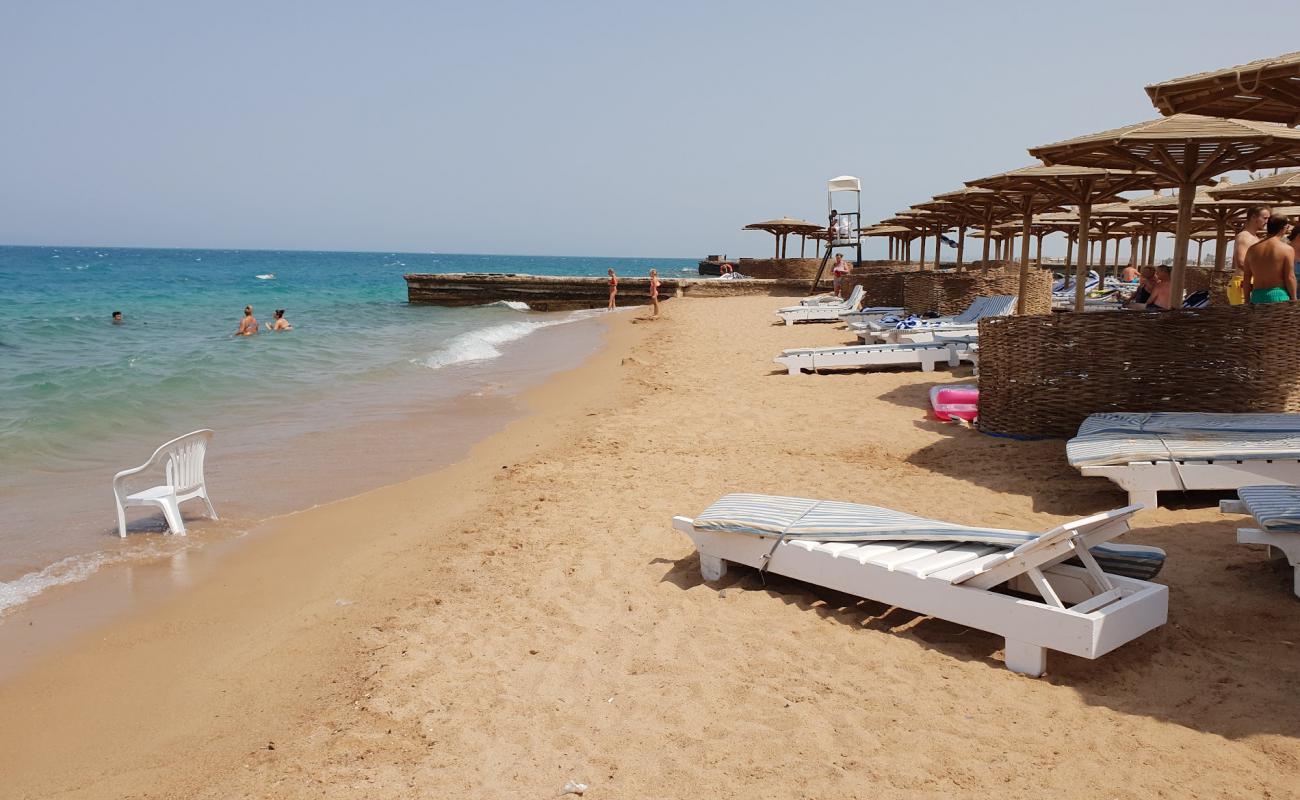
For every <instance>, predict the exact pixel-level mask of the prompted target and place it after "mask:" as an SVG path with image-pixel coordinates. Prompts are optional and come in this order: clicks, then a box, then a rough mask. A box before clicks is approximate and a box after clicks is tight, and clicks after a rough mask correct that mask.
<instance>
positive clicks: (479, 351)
mask: <svg viewBox="0 0 1300 800" xmlns="http://www.w3.org/2000/svg"><path fill="white" fill-rule="evenodd" d="M598 313H601V311H600V310H599V309H591V310H587V311H574V312H571V313H569V314H567V315H565V316H563V317H560V318H557V319H547V320H537V321H528V322H524V321H518V322H503V323H500V324H498V325H491V326H489V327H486V328H482V329H480V330H475V331H466V332H465V333H461V334H457V335H456V336H453V337H452V338H451V339H449V340H447V343H446V344H445V345H443V346H442V347H440V348H439V349H438V350H437V351H435V352H434V353H433V354H432V355H430V356H429V357H428V358H426V359H424V360H423V361H413V362H412V363H418V364H423V365H424V366H426V367H428V368H429V369H442V368H443V367H449V366H451V365H452V364H465V363H469V362H471V361H488V360H491V359H493V358H497V357H499V356H500V355H501V349H500V348H501V347H502V346H503V345H506V344H509V343H510V342H517V341H519V340H520V339H522V338H524V337H525V336H528V335H529V334H532V333H536V332H537V331H539V330H541V329H542V328H550V327H553V326H555V325H565V324H568V323H570V322H577V321H578V320H581V319H588V318H589V317H591V316H593V315H595V314H598Z"/></svg>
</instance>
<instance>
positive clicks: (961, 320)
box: [849, 294, 1016, 342]
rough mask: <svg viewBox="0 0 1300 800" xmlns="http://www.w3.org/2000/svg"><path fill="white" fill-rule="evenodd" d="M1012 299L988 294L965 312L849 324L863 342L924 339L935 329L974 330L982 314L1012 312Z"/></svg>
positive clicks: (950, 330)
mask: <svg viewBox="0 0 1300 800" xmlns="http://www.w3.org/2000/svg"><path fill="white" fill-rule="evenodd" d="M1015 308H1016V298H1015V296H1014V295H1008V294H1003V295H993V296H989V297H977V298H975V300H974V301H973V302H972V303H971V304H970V307H968V308H967V309H966V310H965V311H963V312H961V313H960V314H957V315H956V316H952V317H935V318H933V319H922V318H919V317H914V318H908V319H905V320H896V321H892V322H891V321H890V318H889V317H885V318H884V319H881V320H879V321H874V322H873V321H870V320H868V321H866V322H864V323H861V324H854V325H850V326H849V327H850V328H852V329H853V330H854V331H855V332H856V333H857V334H858V338H859V339H860V340H862V341H863V342H871V341H881V342H897V341H901V337H903V336H908V337H911V338H912V339H913V340H914V341H916V340H917V337H921V338H924V337H925V336H926V335H927V334H931V335H932V334H934V333H936V332H939V331H943V332H947V333H974V332H976V331H978V330H979V321H980V320H981V319H984V318H985V317H1005V316H1006V315H1008V314H1010V313H1012V312H1013V311H1015Z"/></svg>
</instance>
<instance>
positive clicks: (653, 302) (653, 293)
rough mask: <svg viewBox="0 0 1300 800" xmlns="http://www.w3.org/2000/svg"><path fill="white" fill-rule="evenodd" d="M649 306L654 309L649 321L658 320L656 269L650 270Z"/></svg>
mask: <svg viewBox="0 0 1300 800" xmlns="http://www.w3.org/2000/svg"><path fill="white" fill-rule="evenodd" d="M650 306H651V307H652V308H653V309H654V313H652V314H651V315H650V319H659V270H657V269H652V270H650Z"/></svg>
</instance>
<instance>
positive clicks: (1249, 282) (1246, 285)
mask: <svg viewBox="0 0 1300 800" xmlns="http://www.w3.org/2000/svg"><path fill="white" fill-rule="evenodd" d="M1290 222H1291V221H1290V220H1289V219H1287V218H1286V217H1284V216H1275V217H1270V218H1269V220H1268V228H1267V230H1268V236H1267V237H1266V238H1265V239H1264V240H1263V241H1261V242H1260V243H1259V244H1256V245H1252V246H1251V248H1250V252H1248V253H1246V264H1245V268H1244V269H1243V270H1242V277H1241V291H1242V293H1244V294H1245V295H1246V302H1247V303H1250V304H1251V305H1260V304H1263V303H1286V302H1289V301H1291V300H1294V299H1295V290H1296V283H1295V250H1293V249H1291V243H1290V242H1288V241H1287V240H1286V229H1287V226H1288V225H1289V224H1290Z"/></svg>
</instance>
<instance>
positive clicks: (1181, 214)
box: [1169, 182, 1196, 308]
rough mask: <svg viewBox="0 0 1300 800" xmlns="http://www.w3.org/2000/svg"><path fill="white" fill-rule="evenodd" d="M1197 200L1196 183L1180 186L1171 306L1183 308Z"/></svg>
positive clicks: (1171, 280)
mask: <svg viewBox="0 0 1300 800" xmlns="http://www.w3.org/2000/svg"><path fill="white" fill-rule="evenodd" d="M1195 202H1196V184H1195V183H1191V182H1188V183H1185V184H1183V185H1182V186H1180V187H1178V231H1177V233H1175V234H1174V269H1173V277H1172V278H1171V279H1170V283H1171V284H1172V286H1171V287H1170V295H1169V307H1170V308H1182V305H1183V277H1184V273H1185V272H1186V271H1187V245H1188V242H1189V241H1190V237H1191V234H1192V206H1193V203H1195Z"/></svg>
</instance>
